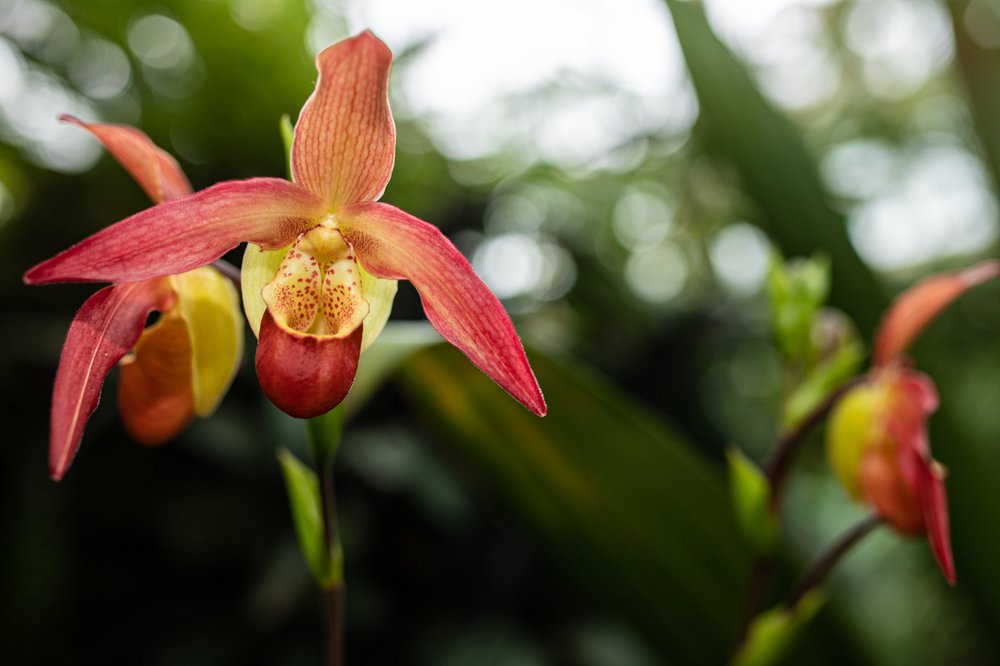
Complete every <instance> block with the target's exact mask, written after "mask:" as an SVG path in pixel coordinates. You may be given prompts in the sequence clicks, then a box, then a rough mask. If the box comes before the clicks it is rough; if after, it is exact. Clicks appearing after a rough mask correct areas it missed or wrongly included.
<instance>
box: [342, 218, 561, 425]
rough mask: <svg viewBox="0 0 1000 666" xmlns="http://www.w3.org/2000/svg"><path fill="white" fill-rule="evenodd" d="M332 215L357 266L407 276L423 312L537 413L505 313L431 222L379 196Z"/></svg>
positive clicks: (537, 401) (533, 383) (539, 404)
mask: <svg viewBox="0 0 1000 666" xmlns="http://www.w3.org/2000/svg"><path fill="white" fill-rule="evenodd" d="M337 220H338V223H339V224H340V228H341V231H342V232H343V234H344V237H345V238H347V240H348V241H349V242H350V243H351V244H352V245H353V246H354V250H355V252H357V255H358V259H359V260H360V261H361V265H362V266H363V267H364V268H365V270H367V271H368V272H369V273H372V274H373V275H376V276H377V277H380V278H388V279H393V280H400V279H405V280H409V281H410V282H412V283H413V286H414V287H416V288H417V291H418V292H419V293H420V299H421V301H422V302H423V305H424V312H425V313H426V314H427V319H428V320H430V322H431V324H432V325H433V326H434V328H436V329H437V330H438V332H439V333H441V335H442V336H444V338H445V340H447V341H448V342H450V343H451V344H453V345H455V346H456V347H458V348H459V349H461V350H462V351H463V352H464V353H465V355H466V356H468V357H469V360H471V361H472V362H473V363H475V364H476V366H477V367H478V368H479V369H480V370H482V371H483V372H484V373H486V374H487V375H488V376H489V377H490V378H491V379H493V381H495V382H496V383H497V384H499V385H500V386H501V387H502V388H503V389H504V390H505V391H507V392H508V393H510V394H511V395H512V396H514V398H516V399H517V400H518V401H519V402H521V403H522V404H523V405H524V406H525V407H527V408H528V409H530V410H531V411H532V412H534V413H535V414H538V415H539V416H542V415H544V414H545V411H546V407H545V399H544V398H543V397H542V392H541V390H539V388H538V381H537V380H536V379H535V375H534V373H533V372H532V371H531V366H530V365H529V364H528V359H527V357H526V356H525V354H524V348H523V347H522V346H521V340H520V338H518V336H517V332H516V331H515V330H514V325H513V324H512V323H511V321H510V317H508V316H507V313H506V312H505V311H504V309H503V306H502V305H501V304H500V301H498V300H497V298H496V296H494V295H493V293H492V292H491V291H490V290H489V288H488V287H487V286H486V285H485V284H483V281H482V280H480V279H479V277H478V276H477V275H476V274H475V272H474V271H473V270H472V266H470V265H469V262H468V261H466V260H465V257H463V256H462V253H461V252H459V251H458V250H457V249H456V248H455V246H454V245H452V244H451V241H449V240H448V239H447V238H445V237H444V235H443V234H442V233H441V231H440V230H438V228H437V227H434V226H432V225H430V224H428V223H426V222H424V221H423V220H419V219H417V218H415V217H413V216H412V215H409V214H408V213H404V212H403V211H401V210H399V209H398V208H394V207H393V206H389V205H386V204H380V203H364V204H355V205H353V206H349V207H348V208H347V209H345V210H344V211H343V214H342V215H341V216H338V218H337Z"/></svg>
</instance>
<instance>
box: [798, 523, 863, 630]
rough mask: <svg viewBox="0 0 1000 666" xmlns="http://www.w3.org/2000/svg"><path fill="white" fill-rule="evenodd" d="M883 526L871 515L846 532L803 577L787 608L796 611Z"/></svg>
mask: <svg viewBox="0 0 1000 666" xmlns="http://www.w3.org/2000/svg"><path fill="white" fill-rule="evenodd" d="M881 524H882V517H881V516H879V515H878V514H876V513H873V514H871V515H870V516H868V517H867V518H865V519H864V520H862V521H861V522H859V523H858V524H857V525H855V526H854V527H852V528H851V529H849V530H848V531H846V532H844V534H843V535H841V537H840V539H838V540H837V541H836V542H835V543H834V544H833V545H832V546H830V548H828V549H827V551H826V552H825V553H823V555H821V556H820V558H819V559H818V560H816V563H815V564H813V565H812V567H811V568H810V569H809V570H808V571H807V572H806V573H805V575H804V576H802V579H801V580H800V581H799V584H798V585H797V586H796V587H795V590H794V591H792V593H791V594H790V595H789V596H788V600H787V601H786V602H785V607H786V608H788V609H789V610H794V609H795V607H796V606H797V605H798V604H799V602H800V601H802V598H803V597H805V596H806V595H807V594H808V593H809V592H810V590H813V589H815V588H817V587H819V586H820V585H822V584H823V581H825V580H826V577H827V576H828V575H829V574H830V572H831V571H832V570H833V567H835V566H836V565H837V563H838V562H839V561H840V560H841V558H843V557H844V555H846V554H847V553H848V551H850V550H851V548H853V547H854V546H855V544H857V543H858V542H859V541H861V540H862V539H863V538H865V537H866V536H867V535H868V534H870V533H871V532H872V531H873V530H874V529H875V528H876V527H878V526H879V525H881Z"/></svg>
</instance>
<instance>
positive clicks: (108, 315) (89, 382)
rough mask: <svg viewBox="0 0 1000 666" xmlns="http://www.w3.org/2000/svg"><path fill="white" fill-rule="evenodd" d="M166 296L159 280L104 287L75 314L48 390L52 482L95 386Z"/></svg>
mask: <svg viewBox="0 0 1000 666" xmlns="http://www.w3.org/2000/svg"><path fill="white" fill-rule="evenodd" d="M171 297H172V292H170V291H169V288H168V287H167V286H166V282H165V281H160V280H154V281H149V282H142V283H139V284H125V285H114V286H110V287H105V288H103V289H101V290H100V291H98V292H97V293H96V294H94V295H93V296H91V297H90V298H89V299H87V301H86V302H85V303H84V304H83V307H81V308H80V311H79V312H77V314H76V317H75V318H74V319H73V323H72V324H71V325H70V327H69V334H68V335H67V336H66V344H65V345H64V346H63V350H62V356H61V357H60V359H59V369H58V371H57V372H56V382H55V387H54V388H53V391H52V421H51V431H50V440H49V472H50V474H51V475H52V478H53V479H55V480H56V481H58V480H59V479H61V478H62V477H63V475H64V474H65V473H66V470H67V469H68V468H69V465H70V463H71V462H72V460H73V456H74V455H76V451H77V448H79V446H80V438H81V437H82V436H83V428H84V425H86V423H87V419H88V418H90V415H91V414H92V413H93V412H94V410H95V409H96V408H97V403H98V402H99V400H100V397H101V386H102V385H103V384H104V379H105V378H106V377H107V376H108V372H110V371H111V368H113V367H114V366H115V364H116V363H118V361H120V360H121V359H122V358H123V357H124V356H125V355H126V354H127V353H128V352H129V350H130V349H132V346H133V345H135V342H136V340H138V339H139V335H140V334H141V333H142V330H143V326H144V324H145V322H146V317H147V316H148V315H149V313H150V312H151V311H152V310H154V309H163V308H165V307H166V303H167V302H168V301H169V299H170V298H171Z"/></svg>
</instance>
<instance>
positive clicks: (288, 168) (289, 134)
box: [278, 113, 295, 180]
mask: <svg viewBox="0 0 1000 666" xmlns="http://www.w3.org/2000/svg"><path fill="white" fill-rule="evenodd" d="M278 131H279V132H281V145H282V146H283V147H284V149H285V175H286V176H287V177H288V180H291V179H292V142H293V141H294V140H295V128H294V127H292V119H291V118H289V116H288V114H287V113H285V114H282V116H281V120H280V121H278Z"/></svg>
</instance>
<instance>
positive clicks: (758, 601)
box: [736, 376, 868, 649]
mask: <svg viewBox="0 0 1000 666" xmlns="http://www.w3.org/2000/svg"><path fill="white" fill-rule="evenodd" d="M866 381H868V378H867V377H866V376H861V377H854V378H852V379H849V380H848V381H846V382H844V383H843V384H841V385H840V386H839V387H838V388H837V389H835V390H834V391H832V392H831V393H830V395H828V396H827V397H826V399H825V400H824V401H823V402H821V403H820V404H818V405H817V406H816V407H815V408H814V409H813V410H812V411H811V412H809V414H807V415H806V416H805V417H804V418H803V419H802V420H801V421H800V422H799V424H798V425H797V426H795V427H794V428H792V429H791V430H789V431H788V432H785V433H784V434H782V435H781V437H779V438H778V441H777V442H776V443H775V445H774V449H772V453H771V456H770V458H769V459H768V461H767V465H766V467H765V469H764V472H765V475H766V477H767V481H768V485H769V486H770V492H771V496H770V504H771V512H772V513H773V514H774V516H775V519H777V517H778V516H779V515H780V514H781V500H782V497H783V496H784V491H785V484H786V481H787V479H788V473H789V472H790V471H791V469H792V463H793V462H794V461H795V454H796V453H798V450H799V449H800V448H801V445H802V443H803V442H804V441H805V439H806V436H807V435H808V434H809V433H810V432H812V430H813V428H815V427H816V426H817V425H819V424H820V423H821V422H822V421H823V419H825V418H826V417H827V416H828V415H829V413H830V411H831V410H832V409H833V408H834V406H836V404H837V402H838V401H839V400H840V399H841V398H842V397H844V395H845V394H846V393H847V392H848V391H850V390H851V389H852V388H854V387H855V386H858V385H860V384H863V383H865V382H866ZM831 566H832V565H831ZM773 572H774V556H773V555H763V556H760V557H758V558H756V560H755V561H754V563H753V569H752V571H751V573H750V580H749V582H748V583H747V592H746V597H745V598H746V601H745V602H744V607H743V614H742V616H741V620H740V628H739V633H738V634H737V638H736V645H737V649H739V647H741V646H742V645H743V642H744V641H745V640H746V638H747V632H748V631H749V630H750V625H751V624H752V623H753V620H754V618H755V617H757V614H758V613H760V610H761V608H762V606H763V604H764V600H765V597H766V596H767V591H768V588H769V587H770V583H771V575H772V574H773ZM806 591H808V590H806Z"/></svg>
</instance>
